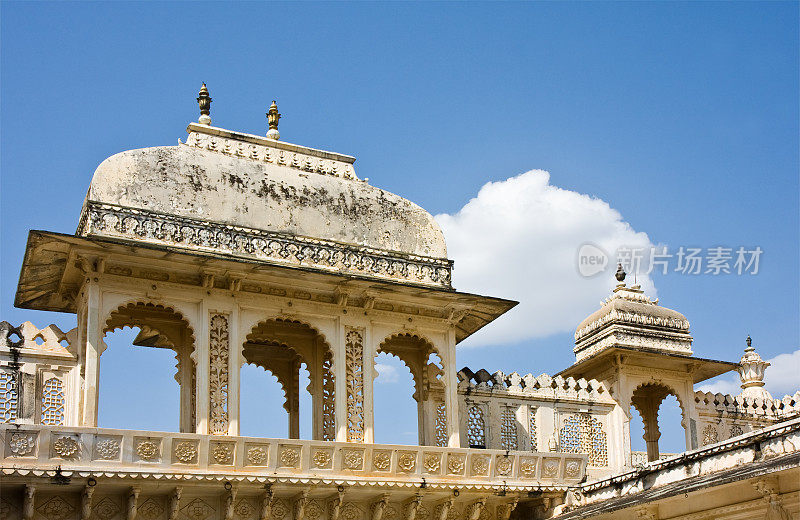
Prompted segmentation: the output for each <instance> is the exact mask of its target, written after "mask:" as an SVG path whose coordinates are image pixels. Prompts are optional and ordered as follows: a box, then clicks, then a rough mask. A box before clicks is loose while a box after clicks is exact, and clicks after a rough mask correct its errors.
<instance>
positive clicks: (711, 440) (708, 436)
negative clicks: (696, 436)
mask: <svg viewBox="0 0 800 520" xmlns="http://www.w3.org/2000/svg"><path fill="white" fill-rule="evenodd" d="M717 442H719V432H717V428H716V427H715V426H714V425H712V424H709V425H708V426H706V427H705V428H703V446H706V445H708V444H715V443H717Z"/></svg>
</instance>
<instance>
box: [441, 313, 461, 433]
mask: <svg viewBox="0 0 800 520" xmlns="http://www.w3.org/2000/svg"><path fill="white" fill-rule="evenodd" d="M440 355H441V356H442V364H443V365H444V376H442V379H443V380H444V406H445V413H446V414H447V437H448V442H447V445H448V446H449V447H451V448H459V447H461V436H460V433H459V418H458V377H457V376H456V373H457V369H456V332H455V329H454V328H453V327H451V328H450V330H449V331H448V334H447V346H446V348H445V349H440Z"/></svg>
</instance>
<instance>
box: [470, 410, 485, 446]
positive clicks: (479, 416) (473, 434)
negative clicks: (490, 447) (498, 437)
mask: <svg viewBox="0 0 800 520" xmlns="http://www.w3.org/2000/svg"><path fill="white" fill-rule="evenodd" d="M467 438H468V439H469V445H470V446H476V447H481V448H485V447H486V422H485V421H484V420H483V410H481V409H480V407H478V406H470V408H469V412H468V414H467Z"/></svg>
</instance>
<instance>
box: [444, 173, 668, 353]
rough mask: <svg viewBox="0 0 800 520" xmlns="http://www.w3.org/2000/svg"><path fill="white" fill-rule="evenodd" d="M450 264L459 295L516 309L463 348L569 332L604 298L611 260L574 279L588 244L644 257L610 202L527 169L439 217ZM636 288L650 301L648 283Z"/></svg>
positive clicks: (641, 239)
mask: <svg viewBox="0 0 800 520" xmlns="http://www.w3.org/2000/svg"><path fill="white" fill-rule="evenodd" d="M436 220H437V221H438V222H439V224H440V225H441V226H442V229H443V230H444V234H445V237H446V239H447V247H448V252H449V256H450V257H451V258H452V259H453V260H454V261H455V269H454V272H453V283H454V286H455V287H457V288H458V289H459V290H461V291H467V292H476V293H481V294H486V295H490V296H500V297H504V298H510V299H514V300H517V301H519V302H520V304H519V305H518V306H517V307H516V308H515V309H513V310H512V311H511V312H509V313H508V314H507V315H505V316H503V317H501V318H500V319H498V320H497V321H496V322H494V323H492V324H491V325H490V326H489V327H486V328H485V329H484V330H482V331H481V332H480V333H478V334H476V335H475V336H473V337H472V338H470V339H469V340H467V341H466V342H465V344H466V345H470V346H479V345H492V344H502V343H511V342H517V341H522V340H526V339H530V338H535V337H542V336H547V335H550V334H555V333H560V332H567V331H570V332H572V331H574V330H575V327H576V326H577V325H578V323H580V322H581V320H583V318H585V317H586V316H588V315H589V314H590V313H592V312H594V311H595V310H596V309H597V308H598V306H599V302H600V300H602V299H603V298H605V297H607V296H608V295H609V293H610V289H611V288H612V287H613V286H614V283H615V281H614V280H613V277H612V276H611V273H613V272H614V270H615V267H614V266H615V259H613V258H612V259H610V261H609V264H610V265H609V266H608V268H607V270H606V271H605V272H604V273H600V274H598V275H596V276H594V277H591V278H584V277H582V276H581V275H580V274H579V273H578V269H577V265H578V250H579V249H580V247H581V245H583V244H585V243H587V242H590V243H593V244H595V245H597V246H599V247H600V248H602V249H603V250H604V251H606V252H609V253H611V254H613V253H614V252H615V251H616V250H617V248H619V247H621V246H627V247H641V248H644V249H645V250H646V251H647V252H649V248H650V247H651V243H650V240H649V238H648V237H647V235H646V234H645V233H640V232H636V231H635V230H634V229H633V228H631V226H630V225H629V224H628V223H627V222H625V221H623V220H622V215H620V213H619V212H618V211H616V210H614V209H613V208H611V207H610V206H609V205H608V203H606V202H604V201H602V200H600V199H597V198H594V197H590V196H588V195H583V194H581V193H577V192H574V191H569V190H565V189H561V188H558V187H556V186H553V185H552V184H550V174H549V173H548V172H546V171H543V170H532V171H529V172H527V173H523V174H522V175H518V176H516V177H512V178H510V179H506V180H505V181H501V182H490V183H487V184H485V185H484V186H483V187H482V188H481V189H480V191H479V192H478V195H477V196H476V197H475V198H473V199H472V200H470V201H469V202H468V203H467V204H466V205H465V206H464V207H462V208H461V209H460V210H459V211H458V212H457V213H455V214H453V215H448V214H442V215H437V216H436ZM638 282H639V283H640V284H641V285H642V287H643V288H644V289H645V291H646V292H647V294H648V295H649V296H650V297H651V298H655V297H656V293H655V288H654V286H653V283H652V280H651V279H650V278H649V277H644V276H640V277H639V279H638Z"/></svg>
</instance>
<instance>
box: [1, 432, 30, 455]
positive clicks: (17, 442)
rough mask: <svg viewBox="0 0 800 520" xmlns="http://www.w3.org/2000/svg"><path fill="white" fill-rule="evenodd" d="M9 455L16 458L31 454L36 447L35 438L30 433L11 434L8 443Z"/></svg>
mask: <svg viewBox="0 0 800 520" xmlns="http://www.w3.org/2000/svg"><path fill="white" fill-rule="evenodd" d="M8 447H9V449H10V450H11V454H12V455H14V456H16V457H24V456H25V455H30V454H31V453H33V450H34V448H35V447H36V438H35V437H34V435H33V434H30V433H12V434H11V439H10V440H9V441H8Z"/></svg>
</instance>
